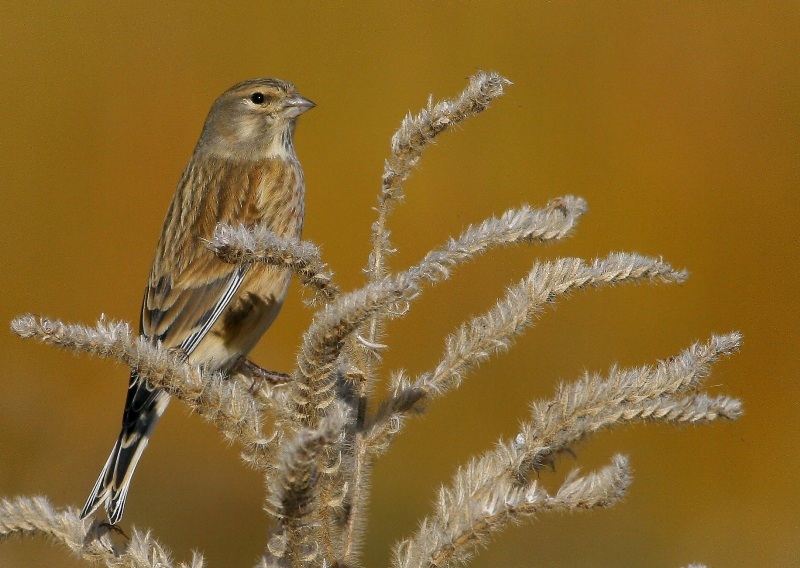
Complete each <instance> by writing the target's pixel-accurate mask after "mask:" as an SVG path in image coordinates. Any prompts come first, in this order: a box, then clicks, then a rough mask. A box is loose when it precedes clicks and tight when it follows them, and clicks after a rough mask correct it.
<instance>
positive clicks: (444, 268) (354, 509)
mask: <svg viewBox="0 0 800 568" xmlns="http://www.w3.org/2000/svg"><path fill="white" fill-rule="evenodd" d="M585 212H586V202H585V201H584V200H583V199H581V198H579V197H573V196H570V195H568V196H565V197H560V198H558V199H554V200H552V201H551V202H549V203H548V204H547V205H546V206H545V207H544V208H541V209H533V208H531V207H529V206H527V205H525V206H523V207H521V208H519V209H510V210H508V211H506V212H505V213H503V215H501V216H500V217H495V218H491V219H487V220H486V221H484V222H483V223H481V224H480V225H476V226H470V227H468V228H467V230H466V231H464V232H463V233H462V234H461V235H460V236H459V237H458V238H457V239H450V240H449V241H448V242H447V243H446V244H445V246H443V247H441V248H440V249H437V250H433V251H431V252H430V253H428V254H427V255H426V256H425V258H424V259H423V260H422V261H421V262H420V263H419V264H417V265H416V266H414V267H412V268H411V269H409V270H408V271H407V274H409V275H410V276H411V277H412V278H413V279H414V281H422V280H428V281H430V282H432V283H436V282H439V281H441V280H444V279H446V278H448V277H449V275H450V270H451V269H452V268H453V267H455V266H456V265H458V264H462V263H464V262H467V261H469V260H471V259H472V258H474V257H476V256H478V255H479V254H482V253H484V252H486V251H487V250H489V249H491V248H497V247H500V246H508V245H513V244H519V243H525V242H527V243H533V242H539V243H543V242H547V241H551V240H558V239H562V238H564V237H566V236H568V235H569V234H570V233H571V231H572V230H573V228H574V227H575V224H576V223H577V220H578V218H579V217H580V216H581V215H582V214H583V213H585ZM366 384H367V385H368V384H369V382H366ZM371 441H372V439H368V438H367V437H365V436H364V435H363V434H361V433H358V434H357V435H356V440H355V441H354V447H355V449H354V467H353V475H354V479H353V480H352V481H353V488H352V490H351V493H352V500H351V501H352V502H351V515H350V520H349V523H348V527H347V528H346V532H345V551H346V554H345V560H347V559H348V558H349V555H348V553H349V551H351V550H354V549H355V548H356V547H357V539H356V535H357V534H358V533H359V532H360V527H359V523H361V522H362V517H363V515H362V514H361V506H362V503H363V501H364V499H363V498H362V496H361V493H362V489H361V488H362V484H363V482H362V476H365V475H367V474H368V471H367V468H368V466H367V464H366V463H365V462H364V458H365V457H366V456H367V455H368V453H369V452H368V451H367V449H366V445H368V444H369V443H370V442H371Z"/></svg>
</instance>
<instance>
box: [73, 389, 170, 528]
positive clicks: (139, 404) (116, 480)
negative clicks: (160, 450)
mask: <svg viewBox="0 0 800 568" xmlns="http://www.w3.org/2000/svg"><path fill="white" fill-rule="evenodd" d="M169 398H170V397H169V395H168V394H167V393H165V392H164V391H162V390H150V389H149V388H148V387H147V385H146V383H144V381H140V380H139V377H137V376H135V375H132V376H131V384H130V387H129V389H128V400H127V401H126V404H125V412H124V413H123V416H122V432H120V435H119V438H118V439H117V441H116V443H115V444H114V448H113V449H112V450H111V455H109V456H108V459H107V460H106V463H105V465H104V466H103V471H101V472H100V477H98V478H97V481H96V482H95V484H94V487H92V492H91V493H90V494H89V499H87V500H86V505H84V507H83V511H81V518H82V519H83V518H86V517H88V516H89V515H91V514H92V513H94V512H95V511H96V510H97V509H98V508H99V507H100V506H101V505H102V504H103V503H105V506H106V512H107V513H108V522H109V523H111V524H112V525H114V524H117V523H118V522H119V520H120V519H121V518H122V512H123V510H124V509H125V499H126V497H127V496H128V489H129V488H130V484H131V478H132V477H133V472H134V470H135V469H136V464H138V463H139V459H140V458H141V457H142V452H144V449H145V448H146V447H147V442H148V441H149V440H150V434H151V433H152V431H153V428H154V427H155V425H156V423H157V422H158V419H159V418H161V415H162V414H163V413H164V410H166V408H167V404H168V403H169Z"/></svg>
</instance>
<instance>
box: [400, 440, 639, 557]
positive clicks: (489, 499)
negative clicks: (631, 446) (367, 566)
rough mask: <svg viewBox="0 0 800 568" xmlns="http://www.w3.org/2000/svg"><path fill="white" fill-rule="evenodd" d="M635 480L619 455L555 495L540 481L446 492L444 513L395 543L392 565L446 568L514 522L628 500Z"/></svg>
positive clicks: (504, 482)
mask: <svg viewBox="0 0 800 568" xmlns="http://www.w3.org/2000/svg"><path fill="white" fill-rule="evenodd" d="M475 473H476V475H480V472H478V471H476V472H475ZM630 482H631V477H630V468H629V466H628V461H627V458H625V457H624V456H615V457H614V459H613V461H612V463H611V465H609V466H606V467H604V468H603V469H601V470H599V471H597V472H595V473H591V474H589V475H586V476H584V477H579V476H578V474H577V470H575V471H573V472H571V473H570V475H569V476H568V477H567V479H566V480H565V481H564V483H563V485H562V486H561V487H560V488H559V490H558V491H557V492H556V494H555V495H550V494H549V493H548V492H547V491H545V490H544V489H543V488H542V487H540V486H539V484H538V482H537V481H533V482H530V483H526V484H524V485H517V484H513V483H511V482H509V481H508V480H498V481H497V482H496V484H495V485H494V486H493V488H492V492H491V493H487V494H482V495H476V494H472V493H467V492H468V491H469V490H470V488H469V486H459V487H456V488H454V489H453V490H442V492H441V494H440V497H439V500H440V501H439V509H438V513H439V514H438V515H437V516H436V517H435V518H434V519H430V520H429V519H426V520H424V521H423V522H422V524H421V526H420V528H419V530H418V531H417V532H416V534H415V535H414V536H413V537H412V538H410V539H408V540H405V541H402V542H400V543H399V544H398V545H397V546H396V547H395V550H394V558H393V562H392V566H394V567H395V568H423V567H424V568H441V567H446V566H452V565H453V564H456V563H463V562H465V561H467V560H468V559H469V558H470V557H471V556H472V554H473V553H474V550H475V549H476V548H477V547H478V546H480V545H483V544H485V543H486V541H487V539H488V537H489V536H490V535H492V534H493V533H496V532H498V531H499V530H501V529H503V528H504V527H505V526H507V525H508V524H509V523H512V522H515V521H518V520H520V519H521V518H524V517H529V516H531V515H534V514H536V513H541V512H545V511H570V510H575V509H594V508H598V507H609V506H611V505H613V504H614V503H616V502H617V501H618V500H619V499H620V498H622V496H623V495H624V494H625V491H626V490H627V488H628V486H629V485H630ZM442 507H447V509H444V510H443V509H442Z"/></svg>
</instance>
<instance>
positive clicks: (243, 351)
mask: <svg viewBox="0 0 800 568" xmlns="http://www.w3.org/2000/svg"><path fill="white" fill-rule="evenodd" d="M289 279H290V276H289V273H288V272H287V271H285V270H277V269H275V268H272V267H268V266H262V265H255V266H252V267H251V268H250V270H249V271H248V274H247V276H246V277H245V279H244V281H243V282H242V285H241V286H240V287H239V291H238V292H237V294H236V297H235V298H234V299H233V300H231V303H230V305H229V306H228V307H227V308H226V309H225V311H224V312H223V313H222V314H221V315H220V317H219V319H218V320H217V322H216V323H215V324H214V326H213V327H212V328H211V330H210V331H209V333H208V335H207V336H206V337H205V338H204V339H203V341H201V342H200V345H198V346H197V348H196V349H195V351H194V352H193V353H192V355H191V357H190V360H192V361H194V362H199V363H202V364H204V365H206V366H207V367H208V368H209V369H211V370H220V369H222V370H224V369H227V368H229V367H230V366H232V365H233V364H234V363H235V362H236V361H237V360H238V359H239V358H240V357H241V356H243V355H247V354H248V353H249V352H250V351H251V350H252V349H253V347H255V346H256V344H257V343H258V341H259V339H261V336H262V335H263V334H264V332H265V331H267V328H269V326H270V325H271V324H272V322H273V321H274V320H275V318H276V317H277V315H278V312H279V311H280V309H281V306H282V305H283V298H284V296H285V295H286V289H287V288H288V286H289Z"/></svg>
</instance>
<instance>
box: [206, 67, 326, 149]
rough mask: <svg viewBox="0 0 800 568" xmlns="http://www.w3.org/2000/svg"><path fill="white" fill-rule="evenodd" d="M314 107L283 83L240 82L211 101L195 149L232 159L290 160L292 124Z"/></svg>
mask: <svg viewBox="0 0 800 568" xmlns="http://www.w3.org/2000/svg"><path fill="white" fill-rule="evenodd" d="M313 107H314V103H312V102H311V101H309V100H308V99H306V98H303V97H301V96H300V95H299V94H298V93H297V90H296V89H295V87H294V85H292V84H291V83H287V82H286V81H281V80H280V79H250V80H248V81H243V82H241V83H239V84H237V85H234V86H233V87H231V88H230V89H228V90H227V91H225V92H224V93H223V94H222V95H221V96H220V97H219V98H218V99H217V100H216V101H214V105H213V106H212V107H211V112H209V113H208V118H207V119H206V124H205V127H204V128H203V134H202V135H201V137H200V142H199V144H198V147H199V149H202V150H203V151H207V152H210V153H212V154H216V155H218V156H221V157H225V158H232V159H240V160H262V159H264V158H270V157H273V158H280V157H283V158H287V159H289V158H292V159H293V158H294V148H293V146H292V135H293V134H294V126H295V122H296V121H297V117H298V116H300V115H301V114H303V113H304V112H306V111H307V110H309V109H311V108H313Z"/></svg>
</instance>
